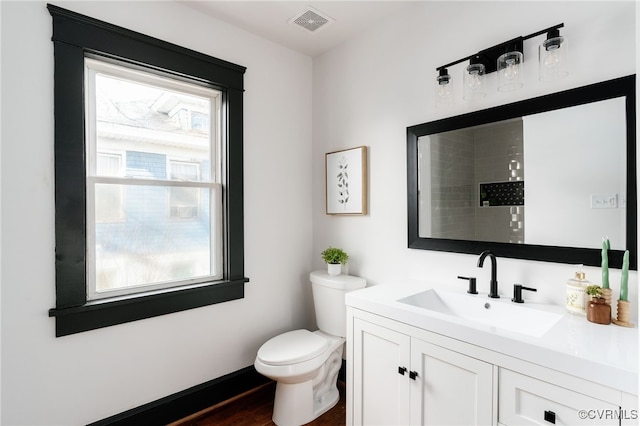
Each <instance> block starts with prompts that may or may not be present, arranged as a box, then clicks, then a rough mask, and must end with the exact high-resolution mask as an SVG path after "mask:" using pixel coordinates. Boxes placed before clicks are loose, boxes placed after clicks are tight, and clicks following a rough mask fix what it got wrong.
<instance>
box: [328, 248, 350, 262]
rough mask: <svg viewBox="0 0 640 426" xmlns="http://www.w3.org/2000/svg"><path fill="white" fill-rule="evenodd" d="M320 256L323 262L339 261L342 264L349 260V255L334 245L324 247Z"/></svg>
mask: <svg viewBox="0 0 640 426" xmlns="http://www.w3.org/2000/svg"><path fill="white" fill-rule="evenodd" d="M321 256H322V260H324V261H325V263H333V264H337V263H341V264H343V265H344V264H345V263H347V260H349V255H348V254H347V253H346V252H345V251H344V250H342V249H339V248H335V247H329V248H327V249H325V250H324V251H323V252H322V253H321Z"/></svg>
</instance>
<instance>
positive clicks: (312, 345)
mask: <svg viewBox="0 0 640 426" xmlns="http://www.w3.org/2000/svg"><path fill="white" fill-rule="evenodd" d="M327 345H329V342H328V341H327V339H325V338H324V337H322V336H318V335H317V334H314V333H312V332H310V331H309V330H294V331H289V332H287V333H284V334H281V335H279V336H276V337H274V338H272V339H271V340H269V341H268V342H266V343H265V344H264V345H262V347H261V348H260V349H259V350H258V358H260V360H261V361H262V362H264V363H265V364H271V365H286V364H295V363H298V362H303V361H307V360H309V359H311V358H314V357H316V356H318V355H320V354H321V353H322V352H324V350H325V349H326V347H327Z"/></svg>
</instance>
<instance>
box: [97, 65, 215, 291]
mask: <svg viewBox="0 0 640 426" xmlns="http://www.w3.org/2000/svg"><path fill="white" fill-rule="evenodd" d="M85 63H86V74H87V80H86V81H87V86H88V87H87V88H88V90H87V92H86V96H87V122H88V126H87V128H88V129H89V132H88V135H87V141H88V151H89V155H88V160H87V161H88V164H87V173H88V176H87V203H88V204H90V205H92V206H93V208H89V209H87V227H88V247H87V251H88V254H89V255H88V259H89V265H88V268H87V274H88V276H87V282H88V286H87V287H88V298H89V299H97V298H103V297H110V296H115V295H123V294H130V293H136V292H139V291H147V290H149V289H156V288H157V289H160V288H167V287H174V286H180V285H186V284H192V283H197V282H201V281H210V280H211V279H215V278H221V277H222V265H221V261H222V256H221V252H222V250H221V247H222V241H221V240H222V236H221V235H220V233H219V230H220V229H221V228H222V215H221V214H220V204H221V203H220V198H221V197H220V193H221V190H220V183H219V182H216V181H214V180H213V179H212V178H215V176H216V175H217V174H216V173H215V172H214V170H213V166H214V164H215V158H212V154H213V153H215V152H217V151H218V145H219V141H218V140H217V138H216V134H217V132H216V131H215V129H213V128H212V126H211V123H216V122H217V121H218V120H217V119H212V116H213V115H215V114H217V112H218V110H219V109H218V108H217V104H218V100H219V98H220V93H219V92H218V91H216V90H213V89H208V88H203V87H199V86H195V85H191V84H186V83H183V82H180V81H173V80H171V79H169V78H165V77H159V76H157V75H154V74H150V73H145V72H141V71H139V70H133V69H128V68H127V67H123V66H119V65H114V64H111V63H106V62H103V61H99V60H96V59H91V58H87V59H86V61H85ZM194 111H196V112H194ZM194 114H197V117H198V120H192V117H193V116H194ZM193 123H197V129H194V126H193ZM114 152H121V153H124V155H123V154H115V153H114ZM94 159H95V160H94ZM212 212H213V214H212Z"/></svg>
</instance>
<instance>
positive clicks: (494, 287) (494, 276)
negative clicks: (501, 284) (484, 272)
mask: <svg viewBox="0 0 640 426" xmlns="http://www.w3.org/2000/svg"><path fill="white" fill-rule="evenodd" d="M487 256H489V258H490V259H491V282H490V284H491V289H490V290H489V297H491V298H492V299H499V298H500V295H499V294H498V265H497V263H496V255H495V254H493V252H492V251H489V250H485V251H483V252H482V253H480V258H479V259H478V268H482V265H483V264H484V259H485V258H486V257H487Z"/></svg>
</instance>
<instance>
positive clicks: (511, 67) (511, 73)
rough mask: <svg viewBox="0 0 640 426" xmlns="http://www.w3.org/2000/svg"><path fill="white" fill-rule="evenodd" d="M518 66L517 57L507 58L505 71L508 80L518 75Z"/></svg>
mask: <svg viewBox="0 0 640 426" xmlns="http://www.w3.org/2000/svg"><path fill="white" fill-rule="evenodd" d="M518 74H519V72H518V67H517V66H516V60H515V59H507V67H506V68H505V69H504V71H503V75H504V78H506V79H507V80H513V79H514V78H517V77H518Z"/></svg>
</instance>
